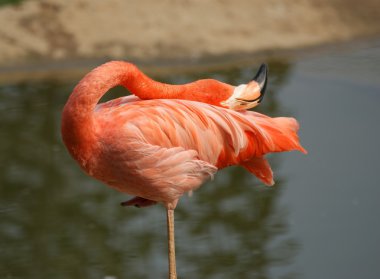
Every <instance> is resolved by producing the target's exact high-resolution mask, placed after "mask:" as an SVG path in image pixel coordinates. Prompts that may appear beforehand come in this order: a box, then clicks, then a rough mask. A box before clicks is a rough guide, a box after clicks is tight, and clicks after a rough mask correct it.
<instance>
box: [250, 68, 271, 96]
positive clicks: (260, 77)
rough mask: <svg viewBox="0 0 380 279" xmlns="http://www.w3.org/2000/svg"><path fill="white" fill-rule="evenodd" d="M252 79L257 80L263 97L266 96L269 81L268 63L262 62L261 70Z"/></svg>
mask: <svg viewBox="0 0 380 279" xmlns="http://www.w3.org/2000/svg"><path fill="white" fill-rule="evenodd" d="M252 80H254V81H256V82H257V83H258V84H259V86H260V92H261V94H262V96H261V99H262V98H263V97H264V94H265V90H266V88H267V83H268V65H267V64H265V63H263V64H261V66H260V68H259V70H258V71H257V73H256V75H255V76H254V78H253V79H252Z"/></svg>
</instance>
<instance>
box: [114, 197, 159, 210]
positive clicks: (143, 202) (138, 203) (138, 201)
mask: <svg viewBox="0 0 380 279" xmlns="http://www.w3.org/2000/svg"><path fill="white" fill-rule="evenodd" d="M156 203H157V202H156V201H152V200H148V199H144V198H141V197H134V198H132V199H130V200H127V201H124V202H122V203H120V205H121V206H132V205H133V206H135V207H138V208H140V207H147V206H151V205H154V204H156Z"/></svg>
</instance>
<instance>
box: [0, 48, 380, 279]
mask: <svg viewBox="0 0 380 279" xmlns="http://www.w3.org/2000/svg"><path fill="white" fill-rule="evenodd" d="M269 66H270V70H271V71H270V82H271V83H270V86H269V92H268V94H267V95H266V99H265V102H264V104H263V106H262V107H261V108H260V110H261V111H262V112H264V113H266V114H268V115H271V116H280V115H284V116H295V117H296V118H297V119H298V120H299V122H300V124H301V131H300V136H301V141H302V143H303V144H304V146H305V147H306V148H307V149H308V151H309V155H307V156H305V155H302V154H300V153H295V152H292V153H284V154H275V155H273V156H269V158H270V161H271V164H272V167H273V170H274V172H275V180H276V185H275V187H272V188H268V187H265V186H262V185H260V183H259V182H258V181H257V180H256V179H255V178H254V177H253V176H251V175H250V174H249V173H247V172H246V171H245V170H243V169H241V168H236V167H235V168H229V169H225V170H223V171H221V172H219V173H218V175H217V176H216V178H215V180H214V181H211V182H208V183H207V184H205V185H204V186H203V187H201V188H200V189H199V190H198V191H196V192H195V193H194V196H193V197H192V198H189V197H184V198H183V199H182V200H181V201H180V204H179V206H178V207H177V210H176V240H177V261H178V262H177V265H178V273H179V275H180V278H358V277H360V278H376V277H377V276H378V274H379V273H380V266H379V265H378V264H377V262H378V259H379V258H380V249H379V248H380V244H379V243H380V242H379V235H380V221H379V218H378V216H377V213H378V212H379V211H380V203H379V202H378V199H379V196H380V187H379V183H378V178H377V175H378V173H379V171H380V168H379V166H380V165H379V163H378V158H379V156H380V151H379V150H380V149H379V142H380V141H379V138H380V129H379V124H378V121H379V119H380V110H379V109H378V105H379V104H380V79H379V75H380V42H379V41H373V42H370V43H366V44H359V45H354V46H352V45H347V46H340V47H339V48H333V49H329V50H327V51H323V52H314V53H312V54H308V55H306V56H303V55H302V56H299V57H297V56H295V57H282V58H276V59H271V60H270V61H269ZM254 70H255V68H254V67H252V68H239V67H237V68H231V69H225V70H223V71H218V72H212V73H199V74H197V75H192V76H191V75H179V74H178V75H172V76H168V77H166V78H165V81H167V82H186V81H190V80H193V79H195V78H199V77H207V76H208V77H215V78H218V79H220V80H223V81H226V82H230V83H232V84H239V83H243V82H246V81H247V80H248V79H249V78H250V77H251V76H252V74H253V72H254ZM76 82H77V81H73V82H65V83H62V82H55V81H43V82H29V83H28V82H26V83H20V84H9V85H3V86H1V87H0V278H8V279H11V278H36V279H37V278H38V279H39V278H107V279H109V278H165V277H166V276H167V243H166V225H165V224H166V220H165V212H164V208H163V207H162V206H154V207H151V208H145V209H136V208H122V207H120V206H119V205H118V204H119V202H121V201H123V200H125V199H127V197H126V196H124V195H122V194H120V193H118V192H115V191H113V190H111V189H108V188H107V187H104V186H103V185H102V184H101V183H98V182H97V181H94V180H92V179H90V178H89V177H87V176H86V175H85V174H83V173H82V172H81V171H80V170H79V168H78V166H77V165H76V164H75V163H74V162H73V160H72V159H71V158H70V157H69V156H68V154H67V152H66V150H65V149H64V147H63V145H62V142H61V139H60V133H59V129H60V127H59V126H60V112H61V110H62V107H63V104H64V103H65V101H66V99H67V97H68V94H69V92H70V91H71V90H72V87H73V86H74V85H75V83H76ZM120 94H123V91H122V90H121V89H115V90H112V92H111V94H110V95H111V96H116V95H120Z"/></svg>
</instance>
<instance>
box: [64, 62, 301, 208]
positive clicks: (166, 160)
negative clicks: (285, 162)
mask: <svg viewBox="0 0 380 279" xmlns="http://www.w3.org/2000/svg"><path fill="white" fill-rule="evenodd" d="M116 85H123V86H125V87H127V88H128V89H129V90H130V91H131V92H132V93H133V94H135V95H136V96H138V97H136V96H128V97H123V98H119V99H116V100H112V101H109V102H107V103H103V104H97V103H98V101H99V99H100V98H101V97H102V96H103V95H104V94H105V93H106V92H107V90H108V89H109V88H112V87H114V86H116ZM208 85H209V86H208ZM234 89H235V87H233V86H231V85H228V84H224V83H221V82H218V81H214V80H203V81H198V82H194V83H190V84H186V85H167V84H162V83H158V82H155V81H153V80H151V79H149V78H148V77H146V76H145V75H143V74H142V73H141V72H140V71H139V70H138V69H137V68H136V67H135V66H134V65H132V64H129V63H126V62H109V63H107V64H104V65H102V66H100V67H98V68H97V69H95V70H94V71H92V72H91V73H89V74H88V75H87V76H86V77H85V78H84V79H83V80H82V81H81V82H80V83H79V84H78V86H77V87H76V88H75V90H74V92H73V94H72V95H71V97H70V98H69V100H68V102H67V104H66V106H65V108H64V111H63V117H62V136H63V139H64V142H65V144H66V146H67V148H68V150H69V151H70V153H71V155H72V156H73V157H74V158H75V159H76V160H77V161H78V163H79V164H80V166H81V167H82V168H83V169H84V170H85V171H86V172H87V173H88V174H89V175H91V176H93V177H95V178H96V179H98V180H100V181H102V182H104V183H105V184H107V185H109V186H111V187H113V188H116V189H118V190H120V191H122V192H125V193H128V194H131V195H135V196H137V197H139V198H138V199H135V200H134V202H136V201H140V202H144V201H145V202H148V203H149V201H151V203H155V202H161V203H163V204H164V205H165V206H166V207H167V208H172V209H173V208H175V206H176V204H177V201H178V199H179V198H180V197H181V196H182V195H183V194H184V193H186V192H189V191H192V190H194V189H196V188H198V187H199V186H200V185H201V184H202V183H203V182H204V181H205V180H207V179H209V178H210V177H212V176H213V175H214V174H215V173H216V172H217V170H218V169H221V168H224V167H227V166H230V165H241V166H243V167H245V168H246V169H247V170H248V171H250V172H251V173H253V174H254V175H256V176H257V177H258V178H259V179H260V180H261V181H263V182H264V183H265V184H267V185H272V184H273V177H272V170H271V168H270V166H269V164H268V162H267V161H266V160H265V158H264V155H265V154H267V153H269V152H282V151H290V150H299V151H302V152H306V151H305V150H304V149H303V148H302V146H301V145H300V144H299V141H298V137H297V130H298V124H297V121H296V120H295V119H293V118H283V117H280V118H270V117H267V116H264V115H262V114H259V113H257V112H252V111H245V110H242V111H233V110H231V109H228V108H224V107H222V105H221V104H220V103H221V102H223V101H225V100H226V99H228V98H230V97H231V96H232V95H233V94H234ZM142 99H145V100H142ZM151 203H149V204H151Z"/></svg>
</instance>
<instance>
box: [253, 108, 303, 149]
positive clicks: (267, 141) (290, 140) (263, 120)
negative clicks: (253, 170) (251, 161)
mask: <svg viewBox="0 0 380 279" xmlns="http://www.w3.org/2000/svg"><path fill="white" fill-rule="evenodd" d="M254 123H255V124H256V125H257V127H259V129H258V131H259V134H260V136H261V140H260V142H261V143H262V144H261V148H260V149H261V150H259V152H258V153H257V155H258V156H260V155H263V154H265V153H268V152H283V151H292V150H298V151H300V152H302V153H305V154H306V153H307V151H306V150H305V149H304V148H303V147H302V146H301V144H300V142H299V139H298V135H297V132H298V129H299V125H298V122H297V120H296V119H294V118H291V117H276V118H270V117H257V116H256V115H254ZM254 136H255V138H256V139H255V140H253V142H254V143H256V145H257V136H258V135H257V134H255V135H254Z"/></svg>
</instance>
